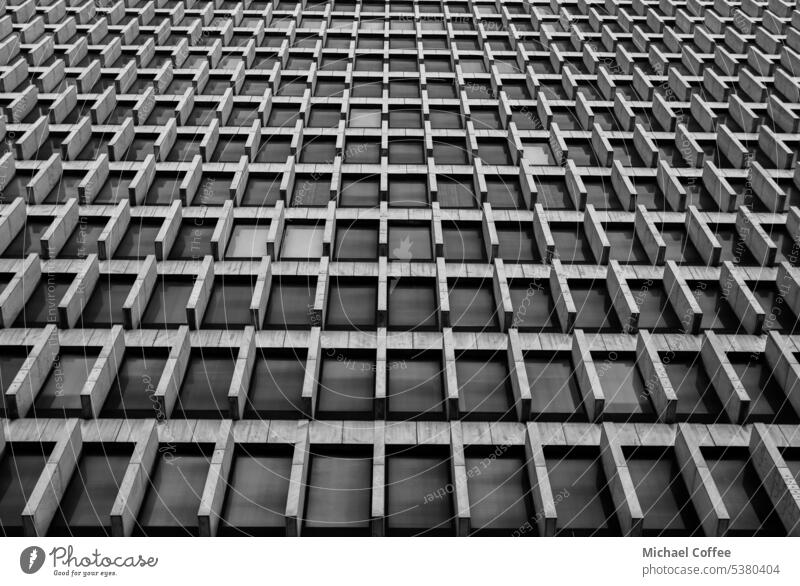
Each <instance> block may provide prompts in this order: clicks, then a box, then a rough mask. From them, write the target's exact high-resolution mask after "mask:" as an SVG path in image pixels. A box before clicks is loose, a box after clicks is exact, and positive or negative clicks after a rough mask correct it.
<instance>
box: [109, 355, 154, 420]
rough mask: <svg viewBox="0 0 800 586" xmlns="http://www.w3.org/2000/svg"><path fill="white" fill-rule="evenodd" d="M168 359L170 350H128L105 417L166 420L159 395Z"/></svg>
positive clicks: (113, 386) (111, 392) (112, 385)
mask: <svg viewBox="0 0 800 586" xmlns="http://www.w3.org/2000/svg"><path fill="white" fill-rule="evenodd" d="M168 358H169V349H168V348H126V349H125V356H124V358H123V360H122V364H121V365H120V367H119V372H117V378H116V379H115V380H114V382H113V383H112V384H111V390H110V391H109V393H108V398H107V399H106V402H105V404H104V405H103V410H102V412H101V415H102V416H103V417H118V418H127V417H152V418H157V417H164V415H163V414H161V413H160V412H161V409H160V407H159V406H158V403H157V402H156V399H155V393H156V389H157V388H158V381H159V380H160V379H161V373H162V372H164V367H165V366H166V364H167V359H168Z"/></svg>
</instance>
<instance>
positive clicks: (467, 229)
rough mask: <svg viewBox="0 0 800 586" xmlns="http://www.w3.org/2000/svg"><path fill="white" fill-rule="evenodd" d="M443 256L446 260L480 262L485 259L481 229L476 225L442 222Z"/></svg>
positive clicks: (484, 246)
mask: <svg viewBox="0 0 800 586" xmlns="http://www.w3.org/2000/svg"><path fill="white" fill-rule="evenodd" d="M442 236H443V237H444V257H445V259H446V260H447V261H448V262H462V263H463V262H480V261H484V260H486V245H485V244H484V242H483V229H482V227H481V226H480V225H479V224H478V225H470V224H464V223H460V224H455V223H453V224H444V225H443V226H442Z"/></svg>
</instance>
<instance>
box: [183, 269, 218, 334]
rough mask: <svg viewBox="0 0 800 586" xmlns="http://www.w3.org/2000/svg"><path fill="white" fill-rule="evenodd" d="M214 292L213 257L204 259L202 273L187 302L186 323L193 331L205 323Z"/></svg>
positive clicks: (198, 276)
mask: <svg viewBox="0 0 800 586" xmlns="http://www.w3.org/2000/svg"><path fill="white" fill-rule="evenodd" d="M213 290H214V259H213V258H212V257H211V255H206V256H204V257H203V261H202V263H201V265H200V272H199V273H198V275H197V280H195V282H194V287H193V288H192V292H191V294H190V295H189V301H187V302H186V323H188V324H189V327H190V328H191V329H193V330H199V329H200V327H201V325H202V323H203V315H204V314H205V312H206V307H208V301H209V300H210V299H211V293H212V291H213Z"/></svg>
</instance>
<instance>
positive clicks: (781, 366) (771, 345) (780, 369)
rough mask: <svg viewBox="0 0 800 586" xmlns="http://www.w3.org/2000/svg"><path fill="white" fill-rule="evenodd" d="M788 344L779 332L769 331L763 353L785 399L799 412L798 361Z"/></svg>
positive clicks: (799, 376)
mask: <svg viewBox="0 0 800 586" xmlns="http://www.w3.org/2000/svg"><path fill="white" fill-rule="evenodd" d="M788 344H789V342H788V340H786V339H784V337H783V336H782V335H781V334H779V333H778V332H775V331H771V332H769V333H768V334H767V341H766V345H765V348H764V355H765V357H766V359H767V363H768V364H769V366H770V368H771V369H772V373H773V376H774V377H775V378H776V380H777V381H778V384H780V385H781V388H782V389H783V392H784V394H785V395H786V400H787V401H789V404H790V405H791V406H792V408H793V409H794V411H795V413H800V362H798V360H797V358H795V356H794V354H793V353H792V352H791V351H790V350H789V346H788Z"/></svg>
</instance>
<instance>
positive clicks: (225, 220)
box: [211, 199, 233, 261]
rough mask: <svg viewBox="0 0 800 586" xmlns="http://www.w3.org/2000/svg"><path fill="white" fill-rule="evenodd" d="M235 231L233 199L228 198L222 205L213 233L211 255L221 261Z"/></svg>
mask: <svg viewBox="0 0 800 586" xmlns="http://www.w3.org/2000/svg"><path fill="white" fill-rule="evenodd" d="M232 232H233V201H232V200H230V199H229V200H227V201H226V202H225V203H224V204H223V206H222V214H221V215H220V217H219V219H218V220H217V225H216V226H215V227H214V233H213V234H212V235H211V255H212V256H213V257H214V260H216V261H221V260H224V258H225V248H226V247H227V246H228V240H229V239H230V237H231V233H232Z"/></svg>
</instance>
